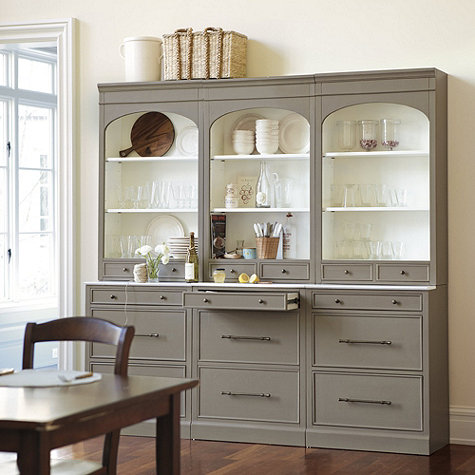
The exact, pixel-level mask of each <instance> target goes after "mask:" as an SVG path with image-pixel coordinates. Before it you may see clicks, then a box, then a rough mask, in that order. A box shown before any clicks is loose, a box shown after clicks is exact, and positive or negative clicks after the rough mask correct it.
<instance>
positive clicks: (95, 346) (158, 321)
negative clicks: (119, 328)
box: [91, 309, 186, 361]
mask: <svg viewBox="0 0 475 475" xmlns="http://www.w3.org/2000/svg"><path fill="white" fill-rule="evenodd" d="M92 316H93V317H96V318H104V319H105V320H109V321H111V322H114V323H116V324H117V325H124V324H125V321H126V318H127V325H133V326H134V327H135V336H134V339H133V341H132V346H131V348H130V356H129V358H130V359H134V358H138V359H149V360H156V359H160V360H177V361H185V353H186V352H185V348H186V344H185V342H186V311H185V310H160V311H141V310H127V317H126V316H125V313H124V312H117V311H116V310H109V309H104V310H102V309H92ZM113 356H115V347H113V346H111V345H104V344H100V343H92V344H91V357H96V358H100V357H113Z"/></svg>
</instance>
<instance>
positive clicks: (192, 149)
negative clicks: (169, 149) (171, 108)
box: [176, 125, 198, 156]
mask: <svg viewBox="0 0 475 475" xmlns="http://www.w3.org/2000/svg"><path fill="white" fill-rule="evenodd" d="M176 147H177V149H178V151H179V152H180V153H181V154H182V155H186V156H194V155H198V127H196V126H194V125H190V126H189V127H185V128H184V129H183V130H182V131H181V132H180V133H179V134H178V138H177V142H176Z"/></svg>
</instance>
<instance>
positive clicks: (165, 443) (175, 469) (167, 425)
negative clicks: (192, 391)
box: [155, 393, 180, 475]
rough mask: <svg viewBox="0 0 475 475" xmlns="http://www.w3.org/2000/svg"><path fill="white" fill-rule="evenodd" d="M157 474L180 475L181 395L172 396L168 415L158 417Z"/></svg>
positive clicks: (156, 442)
mask: <svg viewBox="0 0 475 475" xmlns="http://www.w3.org/2000/svg"><path fill="white" fill-rule="evenodd" d="M155 450H156V459H157V473H158V474H167V475H179V474H180V393H177V394H172V395H171V396H170V410H169V412H168V414H166V415H164V416H161V417H157V438H156V441H155Z"/></svg>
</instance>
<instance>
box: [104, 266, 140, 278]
mask: <svg viewBox="0 0 475 475" xmlns="http://www.w3.org/2000/svg"><path fill="white" fill-rule="evenodd" d="M134 265H135V262H104V277H106V278H112V277H115V278H117V279H121V280H134Z"/></svg>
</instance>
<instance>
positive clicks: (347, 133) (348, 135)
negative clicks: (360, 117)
mask: <svg viewBox="0 0 475 475" xmlns="http://www.w3.org/2000/svg"><path fill="white" fill-rule="evenodd" d="M336 126H337V129H338V148H339V149H340V150H343V151H345V152H349V151H350V150H353V148H354V146H355V138H356V121H354V120H339V121H338V122H337V123H336Z"/></svg>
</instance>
